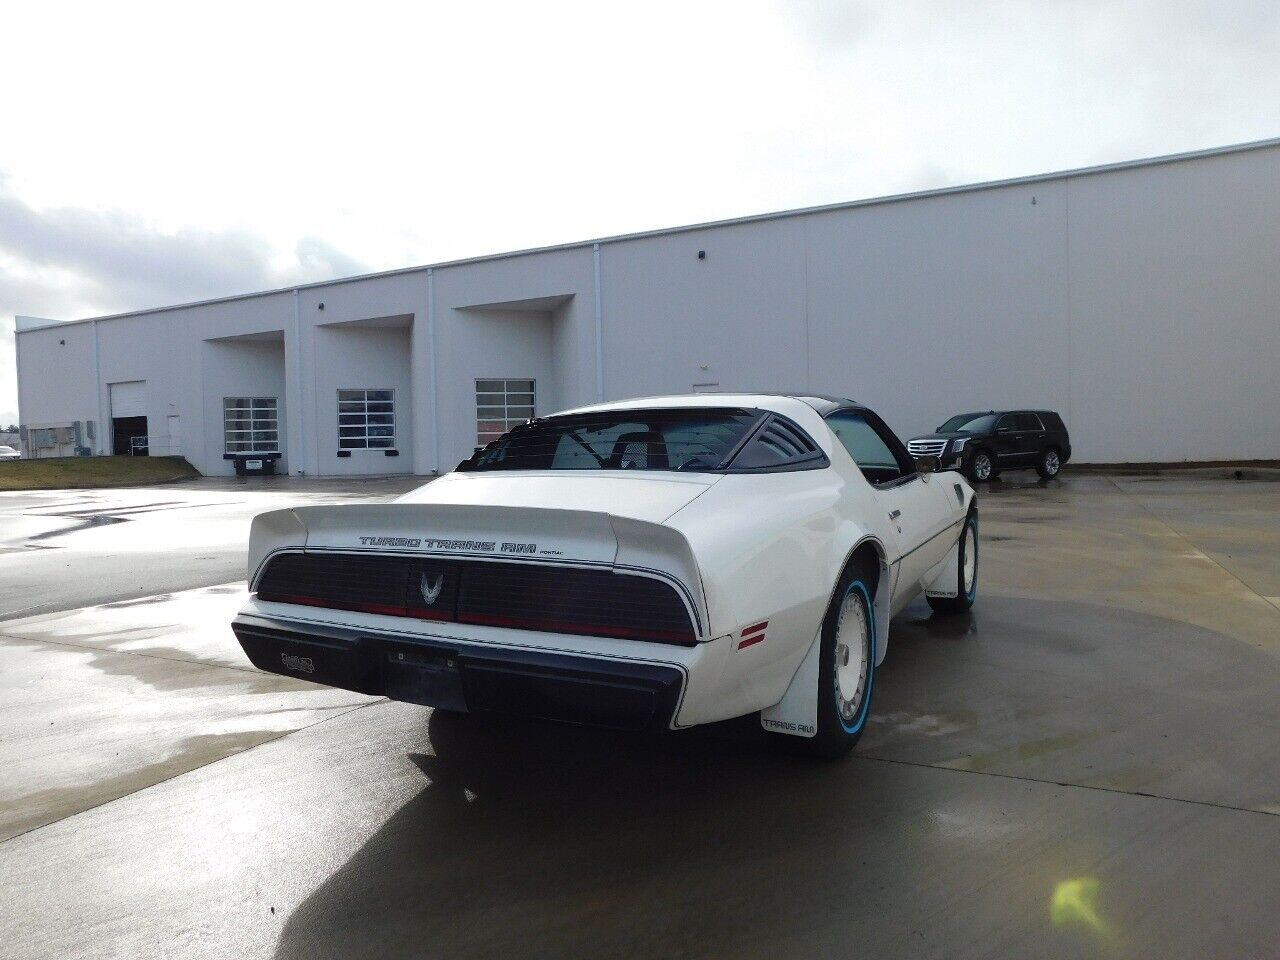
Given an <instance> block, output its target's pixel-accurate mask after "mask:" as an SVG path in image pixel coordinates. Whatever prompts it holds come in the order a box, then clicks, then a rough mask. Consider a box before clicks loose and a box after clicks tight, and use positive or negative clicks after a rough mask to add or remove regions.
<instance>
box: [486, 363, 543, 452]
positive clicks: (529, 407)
mask: <svg viewBox="0 0 1280 960" xmlns="http://www.w3.org/2000/svg"><path fill="white" fill-rule="evenodd" d="M475 384H476V444H477V445H478V446H484V445H485V444H487V443H491V442H492V441H494V440H496V439H498V438H499V437H501V436H502V435H503V434H505V433H507V432H508V431H509V430H511V428H512V427H518V426H519V425H520V424H522V423H525V422H526V421H528V420H532V419H533V418H534V417H536V416H537V415H538V380H537V378H536V377H476V378H475ZM481 384H490V385H492V384H501V385H502V389H501V390H481V389H480V385H481ZM512 384H528V388H527V389H526V388H524V387H523V386H522V387H521V388H520V389H514V390H513V389H512V386H511V385H512ZM482 396H484V397H490V398H493V397H497V396H500V397H501V398H502V402H501V403H495V402H494V401H493V400H492V399H490V400H486V401H483V402H482V401H481V399H480V398H481V397H482ZM512 396H527V397H528V398H529V399H528V401H524V400H521V401H519V402H516V403H513V402H512V401H511V397H512ZM499 407H501V409H502V415H501V416H492V415H488V416H482V415H481V413H480V411H481V410H493V409H497V408H499ZM512 409H518V410H520V411H528V415H525V413H523V412H521V413H520V414H519V415H518V416H512V415H511V411H512ZM499 422H500V423H501V424H502V428H501V430H499V431H497V432H496V433H495V432H494V430H492V429H488V430H485V429H482V428H481V424H484V423H499Z"/></svg>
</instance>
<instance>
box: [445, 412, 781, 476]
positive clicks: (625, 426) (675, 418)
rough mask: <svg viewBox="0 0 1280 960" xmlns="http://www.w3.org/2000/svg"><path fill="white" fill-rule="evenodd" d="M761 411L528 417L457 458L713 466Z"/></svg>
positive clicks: (551, 465)
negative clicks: (526, 419) (484, 444)
mask: <svg viewBox="0 0 1280 960" xmlns="http://www.w3.org/2000/svg"><path fill="white" fill-rule="evenodd" d="M762 415H763V414H762V413H761V411H759V410H746V409H739V408H730V409H719V408H703V407H694V408H689V409H679V408H672V409H664V410H601V411H597V412H594V413H578V414H569V415H566V416H559V417H548V418H546V419H542V420H532V421H530V422H529V423H526V424H522V425H521V426H518V427H515V428H514V429H512V430H511V431H510V432H508V433H505V434H503V435H502V436H501V437H499V438H498V439H497V440H494V441H493V442H492V443H490V444H489V445H488V446H486V447H485V448H484V449H482V450H479V451H477V452H476V453H475V454H474V455H473V456H471V457H469V458H468V459H466V460H464V461H463V462H462V463H460V464H459V465H458V469H459V470H460V471H463V472H478V471H491V470H664V471H672V470H686V471H696V470H718V469H721V468H722V466H723V464H724V462H725V460H727V459H728V457H729V455H730V454H731V453H732V452H733V451H734V449H735V448H736V447H737V445H738V443H739V441H741V440H742V438H743V437H744V436H745V435H746V432H747V430H748V428H749V427H751V426H752V425H753V424H754V423H756V421H758V420H759V419H760V417H761V416H762Z"/></svg>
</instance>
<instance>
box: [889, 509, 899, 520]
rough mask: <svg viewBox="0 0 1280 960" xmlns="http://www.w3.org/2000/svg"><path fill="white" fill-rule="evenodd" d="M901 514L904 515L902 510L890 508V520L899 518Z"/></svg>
mask: <svg viewBox="0 0 1280 960" xmlns="http://www.w3.org/2000/svg"><path fill="white" fill-rule="evenodd" d="M900 516H902V511H901V510H890V511H889V519H890V520H897V519H898V518H899V517H900Z"/></svg>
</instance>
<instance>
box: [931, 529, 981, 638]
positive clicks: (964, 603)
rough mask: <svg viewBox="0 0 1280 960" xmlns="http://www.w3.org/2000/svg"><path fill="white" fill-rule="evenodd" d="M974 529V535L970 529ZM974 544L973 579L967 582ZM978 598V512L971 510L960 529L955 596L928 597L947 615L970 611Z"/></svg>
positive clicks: (938, 609)
mask: <svg viewBox="0 0 1280 960" xmlns="http://www.w3.org/2000/svg"><path fill="white" fill-rule="evenodd" d="M971 530H972V537H970V531H971ZM970 543H972V545H973V579H972V581H971V582H970V583H969V584H967V585H966V584H965V563H966V561H967V560H968V557H969V544H970ZM977 598H978V514H977V512H976V511H972V510H971V511H969V516H967V517H966V518H965V521H964V527H963V528H962V529H961V531H960V562H959V563H958V564H956V595H955V596H954V597H926V598H925V599H927V600H928V601H929V606H930V607H932V608H933V610H934V612H935V613H942V614H947V615H952V614H957V613H968V612H969V610H970V609H972V607H973V601H974V600H976V599H977Z"/></svg>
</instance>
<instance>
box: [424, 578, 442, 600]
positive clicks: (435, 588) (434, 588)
mask: <svg viewBox="0 0 1280 960" xmlns="http://www.w3.org/2000/svg"><path fill="white" fill-rule="evenodd" d="M421 587H422V599H423V600H425V601H426V602H427V606H428V607H429V606H431V605H432V604H433V603H435V602H436V601H437V600H439V599H440V591H441V590H443V589H444V574H443V573H437V574H436V576H435V579H434V580H432V579H431V578H430V577H429V576H427V575H426V574H425V573H424V574H423V575H422V582H421Z"/></svg>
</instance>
